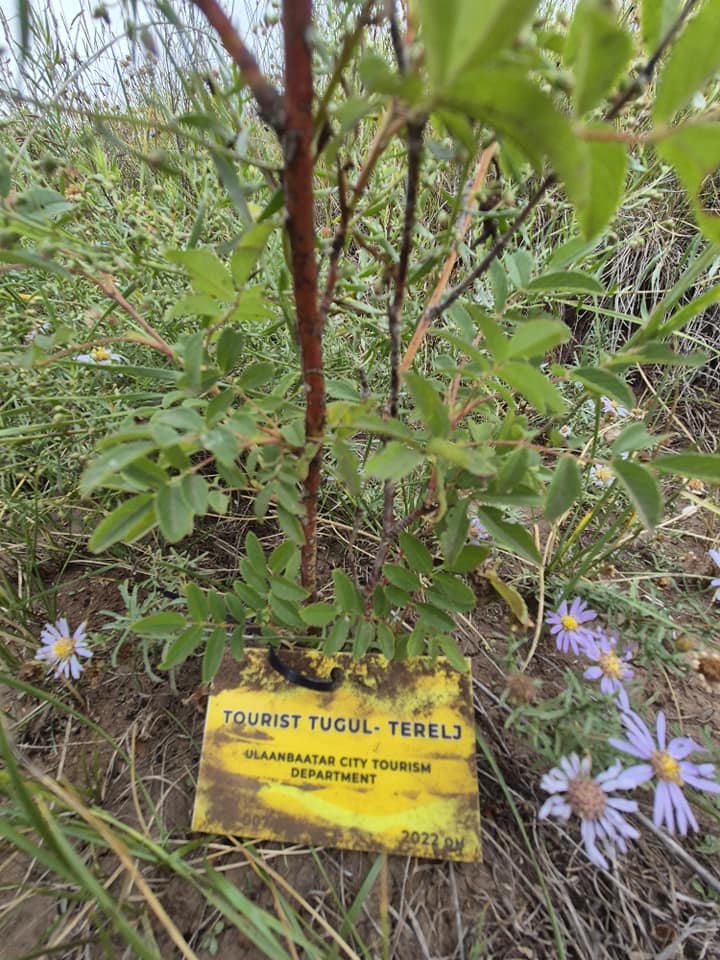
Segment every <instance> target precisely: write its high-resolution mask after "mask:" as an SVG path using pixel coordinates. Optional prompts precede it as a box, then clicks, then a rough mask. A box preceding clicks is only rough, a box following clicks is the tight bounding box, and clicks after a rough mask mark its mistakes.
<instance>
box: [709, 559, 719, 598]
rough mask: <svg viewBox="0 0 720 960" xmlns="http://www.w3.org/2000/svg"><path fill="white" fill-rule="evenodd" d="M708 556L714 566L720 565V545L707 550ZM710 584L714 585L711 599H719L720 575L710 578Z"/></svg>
mask: <svg viewBox="0 0 720 960" xmlns="http://www.w3.org/2000/svg"><path fill="white" fill-rule="evenodd" d="M708 556H709V557H710V559H711V560H712V561H713V563H714V564H715V565H716V566H718V567H720V547H716V548H715V549H714V550H708ZM710 586H711V587H715V593H714V594H713V600H720V577H715V578H714V579H713V580H711V581H710Z"/></svg>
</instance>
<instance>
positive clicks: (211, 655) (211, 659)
mask: <svg viewBox="0 0 720 960" xmlns="http://www.w3.org/2000/svg"><path fill="white" fill-rule="evenodd" d="M225 640H226V634H225V627H217V628H216V629H215V630H213V632H212V633H211V634H210V639H209V640H208V642H207V646H206V647H205V653H204V655H203V661H202V674H201V680H202V682H203V683H210V681H211V680H212V679H213V677H214V676H215V674H216V673H217V672H218V667H219V666H220V663H221V661H222V658H223V654H224V653H225Z"/></svg>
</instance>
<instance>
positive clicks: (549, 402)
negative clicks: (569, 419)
mask: <svg viewBox="0 0 720 960" xmlns="http://www.w3.org/2000/svg"><path fill="white" fill-rule="evenodd" d="M497 375H498V377H500V379H501V380H504V381H505V382H506V383H507V384H508V385H509V386H511V387H512V388H513V389H514V390H516V391H517V392H518V393H519V394H520V395H521V396H523V397H525V399H526V400H527V401H528V403H531V404H532V406H533V407H535V409H536V410H537V412H538V413H547V412H548V411H550V412H551V413H562V412H563V411H564V410H565V401H564V400H563V397H562V394H561V393H560V391H559V390H558V389H557V387H556V386H555V385H554V384H552V383H550V381H549V380H548V379H547V377H545V376H544V375H543V374H542V373H541V372H540V371H539V370H536V369H535V367H532V366H531V365H530V364H529V363H522V361H520V360H511V361H509V362H507V363H504V364H503V365H502V366H501V367H499V368H498V370H497Z"/></svg>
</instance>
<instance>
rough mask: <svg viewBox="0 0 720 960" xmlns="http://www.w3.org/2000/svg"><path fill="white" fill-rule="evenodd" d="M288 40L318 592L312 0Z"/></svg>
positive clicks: (291, 193) (306, 553) (309, 502)
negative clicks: (313, 448)
mask: <svg viewBox="0 0 720 960" xmlns="http://www.w3.org/2000/svg"><path fill="white" fill-rule="evenodd" d="M282 25H283V35H284V41H285V117H286V129H285V132H284V134H283V137H282V145H283V153H284V157H285V204H286V208H287V232H288V237H289V240H290V255H291V260H292V274H293V286H294V290H295V308H296V311H297V330H298V339H299V343H300V355H301V359H302V370H303V382H304V386H305V397H306V405H305V443H306V446H308V445H310V446H312V445H315V450H314V453H313V456H312V459H311V460H310V464H309V467H308V473H307V476H306V478H305V481H304V484H303V503H304V506H305V516H304V517H303V524H304V533H305V539H304V542H303V546H302V556H301V576H302V582H303V586H304V587H305V588H306V589H307V590H309V591H310V595H311V596H314V594H315V590H316V586H317V500H318V492H319V489H320V468H321V458H322V443H323V436H324V433H325V375H324V371H323V353H322V329H323V321H322V317H321V316H320V310H319V309H318V275H317V263H316V261H315V224H314V198H313V183H312V177H313V154H312V139H313V121H312V100H313V77H312V52H311V50H310V45H309V44H310V33H311V25H312V2H311V0H283V8H282Z"/></svg>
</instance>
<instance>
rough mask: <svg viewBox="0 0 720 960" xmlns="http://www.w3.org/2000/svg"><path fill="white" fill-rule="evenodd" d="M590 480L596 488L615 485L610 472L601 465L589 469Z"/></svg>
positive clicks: (597, 464)
mask: <svg viewBox="0 0 720 960" xmlns="http://www.w3.org/2000/svg"><path fill="white" fill-rule="evenodd" d="M590 479H591V480H592V482H593V483H594V484H595V486H596V487H611V486H612V485H613V483H615V477H614V476H613V472H612V470H611V469H610V467H606V466H605V464H603V463H596V464H594V465H593V466H592V467H590Z"/></svg>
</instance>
